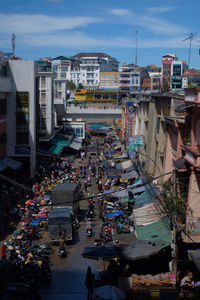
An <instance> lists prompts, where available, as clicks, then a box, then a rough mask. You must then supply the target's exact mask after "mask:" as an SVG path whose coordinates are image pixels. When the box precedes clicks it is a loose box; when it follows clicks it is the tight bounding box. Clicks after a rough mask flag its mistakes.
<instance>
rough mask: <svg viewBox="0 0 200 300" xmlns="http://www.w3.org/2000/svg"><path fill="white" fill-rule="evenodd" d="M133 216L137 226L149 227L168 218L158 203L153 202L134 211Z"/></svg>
mask: <svg viewBox="0 0 200 300" xmlns="http://www.w3.org/2000/svg"><path fill="white" fill-rule="evenodd" d="M132 214H133V217H134V220H135V224H136V226H144V225H149V224H151V223H155V222H157V221H159V220H160V219H162V218H164V217H166V213H165V212H164V211H163V210H162V207H160V204H159V202H158V201H153V202H151V203H149V204H147V205H145V206H142V207H140V208H137V209H133V213H132Z"/></svg>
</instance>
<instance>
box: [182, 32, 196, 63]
mask: <svg viewBox="0 0 200 300" xmlns="http://www.w3.org/2000/svg"><path fill="white" fill-rule="evenodd" d="M194 38H195V35H194V33H192V32H191V33H190V34H189V36H188V37H186V38H185V39H184V40H183V42H184V41H187V40H190V46H189V55H188V69H189V68H190V54H191V47H192V40H194Z"/></svg>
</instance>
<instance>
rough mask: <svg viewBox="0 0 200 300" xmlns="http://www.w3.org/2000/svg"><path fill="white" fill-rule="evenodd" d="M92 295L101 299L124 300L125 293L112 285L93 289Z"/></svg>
mask: <svg viewBox="0 0 200 300" xmlns="http://www.w3.org/2000/svg"><path fill="white" fill-rule="evenodd" d="M94 295H95V296H99V297H101V298H102V299H108V300H120V299H125V298H126V295H125V293H124V292H123V291H122V290H120V289H119V288H118V287H116V286H114V285H103V286H100V287H97V288H95V289H94Z"/></svg>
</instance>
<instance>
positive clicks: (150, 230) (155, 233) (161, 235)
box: [136, 217, 171, 246]
mask: <svg viewBox="0 0 200 300" xmlns="http://www.w3.org/2000/svg"><path fill="white" fill-rule="evenodd" d="M136 234H137V237H138V240H148V241H164V242H165V246H167V245H169V244H170V242H171V232H170V220H169V218H167V217H165V218H163V219H161V220H159V221H157V222H155V223H152V224H150V225H146V226H140V227H138V228H136Z"/></svg>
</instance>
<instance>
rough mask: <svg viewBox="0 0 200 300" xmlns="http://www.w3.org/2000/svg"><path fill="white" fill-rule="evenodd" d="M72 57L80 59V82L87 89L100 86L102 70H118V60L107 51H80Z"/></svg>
mask: <svg viewBox="0 0 200 300" xmlns="http://www.w3.org/2000/svg"><path fill="white" fill-rule="evenodd" d="M72 58H73V59H75V60H77V61H80V63H79V66H80V77H79V80H80V82H79V83H81V84H82V85H83V86H84V87H85V88H86V89H96V88H98V87H99V84H100V72H117V71H118V65H119V63H118V61H117V60H116V59H115V58H113V57H111V56H109V55H107V54H105V53H95V52H94V53H92V52H91V53H78V54H76V55H74V56H73V57H72ZM72 80H73V79H72Z"/></svg>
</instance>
